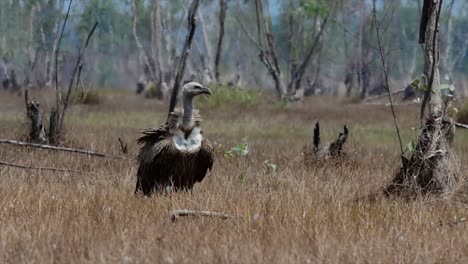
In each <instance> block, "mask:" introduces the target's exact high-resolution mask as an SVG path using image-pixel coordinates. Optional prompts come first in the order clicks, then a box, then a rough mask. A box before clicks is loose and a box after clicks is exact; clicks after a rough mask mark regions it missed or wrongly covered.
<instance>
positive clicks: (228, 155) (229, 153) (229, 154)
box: [224, 150, 234, 159]
mask: <svg viewBox="0 0 468 264" xmlns="http://www.w3.org/2000/svg"><path fill="white" fill-rule="evenodd" d="M224 157H226V158H228V159H231V158H233V157H234V153H232V151H230V150H228V151H226V152H224Z"/></svg>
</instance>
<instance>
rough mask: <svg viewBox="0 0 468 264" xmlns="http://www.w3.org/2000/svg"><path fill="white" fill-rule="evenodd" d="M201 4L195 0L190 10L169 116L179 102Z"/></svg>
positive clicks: (198, 0)
mask: <svg viewBox="0 0 468 264" xmlns="http://www.w3.org/2000/svg"><path fill="white" fill-rule="evenodd" d="M199 4H200V0H193V1H192V4H191V5H190V9H189V11H188V15H187V16H188V29H189V32H188V34H187V36H186V38H185V43H184V48H183V49H182V54H181V57H180V60H179V65H178V67H177V74H176V77H175V81H174V87H173V88H172V96H171V103H170V105H169V112H168V115H167V116H168V118H169V115H170V113H171V112H173V111H174V108H175V106H176V104H177V101H178V97H179V90H180V86H181V82H182V80H183V78H184V74H185V67H186V65H187V58H188V55H189V53H190V50H191V48H192V40H193V36H194V35H195V28H196V26H197V25H196V20H195V15H196V14H197V10H198V5H199Z"/></svg>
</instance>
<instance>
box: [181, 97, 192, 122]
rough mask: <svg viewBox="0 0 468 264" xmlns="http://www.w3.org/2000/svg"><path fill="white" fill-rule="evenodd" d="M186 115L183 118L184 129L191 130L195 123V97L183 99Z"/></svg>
mask: <svg viewBox="0 0 468 264" xmlns="http://www.w3.org/2000/svg"><path fill="white" fill-rule="evenodd" d="M183 106H184V115H183V116H182V127H183V128H184V129H187V130H188V129H191V128H192V127H193V125H194V123H193V116H192V113H193V96H184V97H183Z"/></svg>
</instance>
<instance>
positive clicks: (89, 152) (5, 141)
mask: <svg viewBox="0 0 468 264" xmlns="http://www.w3.org/2000/svg"><path fill="white" fill-rule="evenodd" d="M0 144H10V145H16V146H22V147H32V148H40V149H47V150H56V151H64V152H72V153H78V154H85V155H89V156H96V157H104V158H112V156H110V155H107V154H102V153H98V152H96V151H92V150H82V149H74V148H65V147H56V146H51V145H44V144H35V143H28V142H22V141H16V140H9V139H0Z"/></svg>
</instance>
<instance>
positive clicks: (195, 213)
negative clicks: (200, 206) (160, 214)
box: [169, 209, 232, 222]
mask: <svg viewBox="0 0 468 264" xmlns="http://www.w3.org/2000/svg"><path fill="white" fill-rule="evenodd" d="M182 216H198V217H201V216H204V217H217V218H221V219H223V220H227V219H229V218H232V217H231V216H230V215H228V214H224V213H217V212H212V211H198V210H188V209H176V210H172V211H170V212H169V218H170V219H171V221H172V222H175V221H176V220H177V219H178V218H179V217H182Z"/></svg>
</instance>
